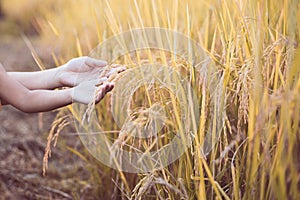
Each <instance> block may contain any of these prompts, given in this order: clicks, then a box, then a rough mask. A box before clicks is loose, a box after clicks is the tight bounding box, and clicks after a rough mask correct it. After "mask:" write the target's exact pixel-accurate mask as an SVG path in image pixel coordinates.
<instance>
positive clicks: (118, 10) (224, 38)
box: [37, 0, 300, 199]
mask: <svg viewBox="0 0 300 200" xmlns="http://www.w3.org/2000/svg"><path fill="white" fill-rule="evenodd" d="M299 6H300V5H299V1H298V0H281V1H279V0H276V1H270V0H245V1H243V0H199V1H192V0H184V1H179V0H173V1H171V0H167V1H162V0H152V1H142V0H122V1H121V0H112V1H107V0H103V1H100V0H98V1H97V0H89V1H81V0H78V1H59V2H56V3H55V4H54V5H53V6H52V8H51V10H50V11H49V10H48V11H45V12H44V15H43V17H40V18H39V19H38V20H37V24H38V27H39V30H40V34H41V36H42V38H43V40H44V41H45V42H46V43H47V40H49V39H50V38H51V39H50V41H51V44H50V43H48V45H52V46H53V48H54V47H55V48H57V49H58V50H57V49H56V50H55V51H53V58H54V60H55V61H56V63H57V64H59V63H62V62H63V61H64V60H66V59H67V58H70V57H71V56H76V55H79V56H80V55H83V54H88V53H89V52H90V51H91V50H92V49H93V48H94V47H95V46H96V45H97V44H98V43H101V42H103V41H105V40H106V39H107V38H109V37H112V36H115V35H117V34H120V33H122V32H124V31H129V30H133V29H136V28H147V27H160V28H166V29H169V30H174V31H177V32H180V33H183V34H185V35H186V36H188V37H190V38H192V39H193V40H195V41H196V42H197V43H198V44H199V45H200V46H201V48H202V49H203V50H204V52H205V54H206V55H208V56H209V58H210V59H211V60H212V62H213V63H214V65H215V66H216V76H217V77H218V83H219V86H218V87H216V88H219V89H215V90H211V89H210V86H211V85H212V83H211V82H212V80H214V79H208V80H206V79H207V77H203V76H199V74H197V73H196V72H195V71H193V69H194V68H193V65H196V64H198V63H191V62H190V60H189V59H183V58H180V57H176V56H174V55H173V54H172V52H171V53H170V52H165V51H162V50H151V49H146V50H141V51H134V52H128V53H127V54H126V55H122V57H119V58H118V59H117V60H114V62H115V63H119V64H121V65H125V66H127V67H128V68H129V69H131V68H134V67H142V66H145V64H147V63H148V64H152V65H153V64H161V65H165V66H169V67H171V68H172V69H176V70H177V71H178V72H180V75H181V76H183V77H185V80H187V81H188V84H189V85H190V86H191V90H192V91H193V92H194V94H195V95H196V97H197V101H196V102H195V101H194V100H193V99H188V101H189V102H194V103H195V104H197V105H198V106H197V107H195V109H194V110H193V109H191V110H190V112H191V113H196V112H199V118H195V117H194V118H193V117H191V118H190V121H189V123H191V126H193V125H194V127H197V128H194V129H192V132H193V139H192V144H191V146H190V147H189V148H188V149H187V151H185V153H184V154H183V155H182V156H181V157H180V158H179V159H177V160H176V161H175V162H173V163H171V164H170V165H168V166H165V167H163V168H160V169H157V170H154V171H150V172H147V173H146V172H144V173H142V172H141V173H138V174H131V173H126V172H122V171H121V170H115V169H111V168H109V167H106V166H104V165H103V164H101V163H100V162H97V161H95V160H89V159H86V162H87V163H89V164H90V166H91V170H90V172H91V175H90V176H91V179H90V181H91V185H93V186H94V190H93V193H91V196H93V197H94V198H96V199H97V198H98V199H102V198H103V199H104V198H106V199H300V173H299V172H300V158H299V155H298V153H299V151H300V135H299V122H300V121H299V116H300V104H299V101H298V99H299V90H300V77H299V75H300V74H299V73H300V71H299V69H300V67H299V66H300V49H299V30H300V26H299V22H298V21H299V20H298V19H299V17H300V13H299V9H298V8H299ZM141 37H143V36H142V35H141ZM158 37H161V35H158ZM53 39H55V40H53ZM53 41H56V42H53ZM175 41H176V39H175ZM177 42H180V41H177ZM120 43H122V42H121V41H120ZM170 45H172V44H170ZM74 49H77V51H76V52H75V51H74ZM110 51H111V52H106V53H107V54H117V51H118V49H115V50H114V49H112V50H110ZM115 51H116V52H115ZM102 57H104V58H105V55H103V54H102ZM190 57H193V55H192V52H190V54H189V55H187V58H190ZM100 58H101V56H100ZM157 70H159V68H158V69H157ZM116 84H118V81H116ZM189 98H191V97H189ZM110 104H111V98H110V96H108V97H106V98H105V99H104V100H103V101H102V102H101V103H100V104H98V105H95V107H93V110H95V111H96V112H97V114H98V115H97V116H98V118H97V120H98V121H96V122H95V123H97V125H98V126H99V127H98V128H99V130H100V131H101V130H102V132H103V133H102V134H108V135H109V138H110V140H111V142H112V144H113V145H112V147H115V149H118V148H123V149H126V150H127V151H129V152H134V151H135V150H137V151H142V152H149V151H150V150H152V149H155V148H160V147H162V146H163V145H165V144H167V143H168V142H169V141H170V140H171V139H172V138H173V137H175V136H174V135H175V134H176V133H177V132H178V131H179V132H180V130H181V122H180V120H178V116H180V115H181V114H182V111H181V110H180V100H178V98H176V97H174V96H172V94H171V93H170V92H169V91H168V90H166V89H165V88H161V87H159V85H157V84H155V83H153V84H151V85H144V86H143V87H140V88H139V89H137V90H136V91H135V93H134V94H133V96H132V99H131V101H130V108H131V111H132V112H131V113H130V115H129V117H128V120H130V122H131V123H129V125H128V123H127V125H128V126H124V127H121V128H120V127H118V126H117V124H116V123H115V122H114V119H113V116H112V110H110ZM153 105H163V106H164V107H165V111H164V112H165V113H167V115H166V116H167V117H168V119H169V120H168V121H167V122H166V123H165V124H164V125H163V127H162V129H161V130H160V133H159V136H160V137H158V138H155V137H150V138H147V139H144V138H142V139H141V138H140V139H138V137H137V138H135V137H133V136H132V132H135V133H136V134H137V135H138V134H140V135H141V134H144V133H143V132H141V130H139V129H137V128H136V127H137V126H136V124H138V125H139V127H146V126H147V124H149V123H151V117H150V115H151V110H149V108H151V107H152V108H153ZM156 108H159V107H156ZM68 109H69V112H71V113H72V116H73V118H75V120H76V121H79V122H82V121H81V120H82V115H83V113H80V110H76V109H74V108H73V107H68ZM158 110H159V109H158ZM152 111H153V110H152ZM156 111H157V110H156ZM64 112H65V111H64ZM159 114H160V115H161V113H159ZM191 116H195V115H191ZM60 117H61V116H60ZM195 119H197V121H196V120H195ZM61 121H63V123H66V121H65V116H62V119H61ZM220 121H221V122H222V123H221V124H219V123H218V122H220ZM64 125H65V124H63V125H62V126H64ZM181 131H182V132H184V130H181ZM217 131H220V137H218V138H217V140H216V141H213V142H214V143H215V145H213V148H212V149H211V151H210V152H209V153H208V154H203V152H202V148H201V147H203V141H204V138H205V136H206V135H207V134H209V133H212V134H216V132H217ZM107 132H109V133H107ZM52 134H53V133H52ZM213 138H214V137H211V139H212V140H213ZM112 151H113V149H112ZM74 152H75V153H77V154H78V155H80V157H83V158H85V157H89V154H88V153H87V152H77V151H74ZM115 153H116V154H117V153H118V152H117V151H116V152H115ZM50 162H51V161H50ZM100 171H101V172H105V174H103V173H100Z"/></svg>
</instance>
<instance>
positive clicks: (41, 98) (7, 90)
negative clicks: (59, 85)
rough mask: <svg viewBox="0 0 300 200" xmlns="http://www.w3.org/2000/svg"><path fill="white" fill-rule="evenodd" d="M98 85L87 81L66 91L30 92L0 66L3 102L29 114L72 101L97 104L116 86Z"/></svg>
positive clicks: (0, 90)
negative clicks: (93, 101)
mask: <svg viewBox="0 0 300 200" xmlns="http://www.w3.org/2000/svg"><path fill="white" fill-rule="evenodd" d="M96 84H97V83H96V81H86V82H82V83H80V84H79V85H78V86H76V87H74V88H69V89H64V90H29V89H28V88H26V87H25V86H24V85H22V84H21V83H20V82H18V81H16V80H15V79H13V78H12V77H10V76H9V75H8V74H7V73H6V71H5V70H4V68H3V67H2V66H1V65H0V99H1V101H2V102H4V103H6V104H11V105H12V106H14V107H16V108H17V109H19V110H21V111H23V112H28V113H33V112H44V111H49V110H53V109H56V108H60V107H63V106H66V105H68V104H71V103H72V101H74V102H79V103H84V104H88V103H89V102H90V101H91V100H95V101H96V103H97V102H99V101H100V100H101V99H102V98H103V97H104V96H105V94H106V93H107V92H109V91H111V90H112V89H113V86H114V85H113V84H112V83H109V82H106V83H104V84H103V85H102V86H100V87H99V88H98V87H97V86H96ZM96 92H97V95H95V94H96Z"/></svg>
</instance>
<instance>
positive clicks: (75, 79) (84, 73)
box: [8, 57, 125, 90]
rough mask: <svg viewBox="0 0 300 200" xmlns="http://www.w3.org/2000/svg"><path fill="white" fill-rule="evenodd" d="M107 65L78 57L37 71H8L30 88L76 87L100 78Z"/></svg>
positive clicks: (117, 70) (113, 71) (108, 74)
mask: <svg viewBox="0 0 300 200" xmlns="http://www.w3.org/2000/svg"><path fill="white" fill-rule="evenodd" d="M106 65H107V63H106V62H105V61H103V60H98V59H94V58H90V57H78V58H73V59H71V60H70V61H68V62H67V63H66V64H64V65H62V66H60V67H57V68H53V69H48V70H44V71H37V72H8V75H9V76H10V77H12V78H13V79H15V80H17V81H18V82H20V83H21V84H22V85H24V86H25V87H26V88H28V89H30V90H38V89H54V88H59V87H64V86H69V87H74V86H77V85H79V84H80V83H81V82H85V81H90V80H95V79H97V78H99V75H100V74H101V73H102V71H103V70H104V67H105V66H106ZM124 70H125V68H124V67H121V66H117V67H116V68H113V69H111V70H110V71H108V72H107V74H105V75H104V76H106V77H109V76H110V74H112V73H115V72H117V73H120V72H122V71H124Z"/></svg>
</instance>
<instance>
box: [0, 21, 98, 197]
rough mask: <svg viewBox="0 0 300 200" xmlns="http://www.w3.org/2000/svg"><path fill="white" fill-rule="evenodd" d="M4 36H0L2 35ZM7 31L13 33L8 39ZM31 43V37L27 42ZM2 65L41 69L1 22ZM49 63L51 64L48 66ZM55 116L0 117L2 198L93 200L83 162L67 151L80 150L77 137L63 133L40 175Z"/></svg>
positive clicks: (10, 113)
mask: <svg viewBox="0 0 300 200" xmlns="http://www.w3.org/2000/svg"><path fill="white" fill-rule="evenodd" d="M5 29H6V31H5V33H3V32H2V31H4V30H5ZM9 30H12V32H13V33H12V34H7V32H8V33H10V31H9ZM30 40H33V41H34V38H30ZM0 62H1V63H2V64H3V65H4V67H5V68H6V70H7V71H34V70H39V68H38V66H37V65H36V64H35V62H34V60H33V58H32V56H31V53H30V50H29V49H28V48H27V46H26V44H25V42H24V41H23V39H22V38H21V37H20V35H19V34H17V33H16V32H14V30H13V27H11V25H9V26H8V25H6V24H5V22H3V20H0ZM49 63H51V62H49ZM56 113H57V111H53V112H47V113H42V114H41V113H40V114H26V113H22V112H20V111H18V110H16V109H14V108H13V107H11V106H4V107H2V110H1V112H0V199H72V198H73V197H74V196H77V197H78V199H94V198H93V197H89V196H88V194H89V187H88V185H87V184H86V183H84V180H85V179H88V178H89V176H88V175H87V171H86V166H85V163H83V161H82V160H81V159H80V158H79V157H78V156H76V155H74V154H73V153H71V152H69V151H68V150H66V146H70V147H72V148H75V149H78V148H82V147H81V143H80V140H79V138H78V137H76V136H74V135H68V134H64V133H62V135H61V137H60V138H59V143H58V146H57V147H55V148H52V157H51V158H50V160H49V169H48V171H47V175H46V176H45V177H43V176H42V163H43V155H44V150H45V146H46V142H47V135H48V132H49V130H50V128H51V123H52V121H53V119H54V117H55V115H56Z"/></svg>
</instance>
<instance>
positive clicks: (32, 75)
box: [8, 68, 62, 90]
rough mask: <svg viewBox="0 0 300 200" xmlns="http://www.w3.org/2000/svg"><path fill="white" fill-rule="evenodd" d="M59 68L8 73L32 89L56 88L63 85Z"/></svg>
mask: <svg viewBox="0 0 300 200" xmlns="http://www.w3.org/2000/svg"><path fill="white" fill-rule="evenodd" d="M58 73H59V69H58V68H53V69H48V70H44V71H36V72H8V75H9V76H10V77H12V78H13V79H15V80H17V81H18V82H20V83H21V84H22V85H23V86H25V87H26V88H28V89H30V90H39V89H54V88H58V87H61V86H62V85H61V84H60V81H59V80H58V78H57V77H58V76H57V74H58Z"/></svg>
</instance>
